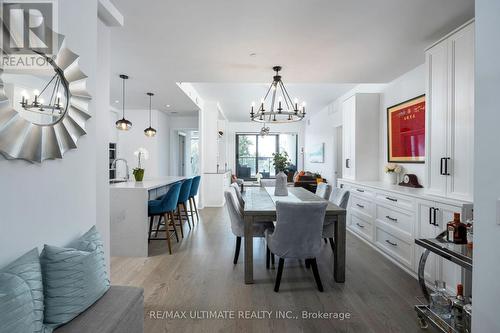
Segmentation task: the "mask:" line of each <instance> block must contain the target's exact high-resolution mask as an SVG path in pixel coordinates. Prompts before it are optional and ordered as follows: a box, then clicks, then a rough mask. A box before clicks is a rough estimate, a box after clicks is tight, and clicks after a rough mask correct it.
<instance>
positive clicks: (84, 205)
mask: <svg viewBox="0 0 500 333" xmlns="http://www.w3.org/2000/svg"><path fill="white" fill-rule="evenodd" d="M58 3H59V32H60V33H62V34H64V35H66V37H67V43H68V47H69V48H70V49H71V50H73V51H74V52H75V53H77V54H79V55H80V65H81V67H82V70H83V72H85V73H86V74H87V75H88V77H89V79H88V89H89V91H90V93H91V95H92V96H94V99H93V100H92V102H91V103H90V113H91V114H92V116H93V117H92V118H90V119H89V121H88V122H87V130H88V134H87V135H85V136H83V137H82V138H80V140H79V141H78V148H77V149H76V150H71V151H69V152H67V153H66V155H65V156H64V158H63V159H61V160H55V161H45V162H43V163H42V164H30V163H27V162H24V161H6V160H3V159H2V160H0V184H1V187H0V212H1V219H0V266H2V265H4V264H6V263H7V262H9V261H11V260H13V259H14V258H16V257H17V256H19V255H21V254H23V253H24V252H26V251H28V250H30V249H32V248H33V247H36V246H38V247H39V248H40V249H41V247H42V246H43V244H44V243H47V244H53V245H58V246H66V245H67V244H68V243H69V242H70V241H72V240H73V239H75V238H76V237H78V236H80V235H81V234H82V233H83V232H85V231H87V230H88V229H89V228H90V227H91V226H92V225H94V224H95V223H96V218H97V216H96V215H97V213H96V211H97V210H96V200H97V197H96V191H97V190H100V187H101V186H99V189H98V188H97V178H96V164H97V156H96V148H95V147H96V144H97V143H98V141H97V139H96V138H97V137H98V136H99V135H106V134H105V133H100V132H97V130H100V128H98V127H96V122H97V119H98V118H99V117H98V116H96V112H97V109H96V105H99V104H100V103H99V98H101V97H99V96H100V95H96V79H97V77H98V76H97V69H96V63H97V40H98V37H97V26H98V25H97V21H98V19H97V1H96V0H72V1H59V2H58ZM82 27H85V29H82ZM100 70H103V69H100ZM100 185H102V184H100ZM106 186H107V184H106ZM27 208H29V209H27ZM99 216H101V215H99ZM108 245H109V244H106V246H108Z"/></svg>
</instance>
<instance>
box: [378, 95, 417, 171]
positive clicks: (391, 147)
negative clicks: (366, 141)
mask: <svg viewBox="0 0 500 333" xmlns="http://www.w3.org/2000/svg"><path fill="white" fill-rule="evenodd" d="M387 160H388V162H400V163H424V161H425V95H421V96H418V97H415V98H412V99H410V100H407V101H404V102H402V103H399V104H396V105H393V106H391V107H388V108H387Z"/></svg>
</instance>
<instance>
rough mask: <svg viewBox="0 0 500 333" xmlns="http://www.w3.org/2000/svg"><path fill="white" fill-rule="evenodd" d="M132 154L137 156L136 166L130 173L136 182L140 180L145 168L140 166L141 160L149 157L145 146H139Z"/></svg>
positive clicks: (142, 177)
mask: <svg viewBox="0 0 500 333" xmlns="http://www.w3.org/2000/svg"><path fill="white" fill-rule="evenodd" d="M134 155H135V156H137V168H134V169H133V170H132V174H133V175H134V178H135V181H136V182H142V180H143V179H144V171H145V170H144V168H142V166H141V160H147V159H148V158H149V152H148V151H147V150H146V148H142V147H141V148H139V149H138V150H136V151H135V152H134Z"/></svg>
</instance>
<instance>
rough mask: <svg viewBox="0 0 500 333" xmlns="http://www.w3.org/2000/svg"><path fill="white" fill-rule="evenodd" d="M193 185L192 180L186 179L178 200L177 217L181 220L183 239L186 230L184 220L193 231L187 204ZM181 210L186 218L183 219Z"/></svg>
mask: <svg viewBox="0 0 500 333" xmlns="http://www.w3.org/2000/svg"><path fill="white" fill-rule="evenodd" d="M192 183H193V179H192V178H188V179H184V181H183V182H182V185H181V190H180V192H179V200H177V217H178V218H179V226H180V227H181V236H182V238H184V230H183V224H184V222H183V221H184V219H186V220H187V223H188V226H189V229H191V223H190V222H189V215H188V211H187V206H186V202H187V201H188V200H189V193H190V191H191V185H192ZM181 210H184V217H181ZM193 223H194V222H193Z"/></svg>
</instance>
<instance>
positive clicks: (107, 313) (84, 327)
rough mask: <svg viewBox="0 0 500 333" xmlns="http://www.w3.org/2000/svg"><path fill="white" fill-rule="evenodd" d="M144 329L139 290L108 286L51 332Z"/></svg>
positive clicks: (119, 332)
mask: <svg viewBox="0 0 500 333" xmlns="http://www.w3.org/2000/svg"><path fill="white" fill-rule="evenodd" d="M143 331H144V296H143V289H142V288H137V287H126V286H111V287H110V288H109V290H108V291H107V292H106V293H105V294H104V296H103V297H101V298H100V299H99V300H98V301H97V302H95V303H94V304H93V305H92V306H91V307H90V308H88V309H87V310H85V311H84V312H83V313H81V314H80V315H78V316H77V317H76V318H74V319H73V320H72V321H70V322H69V323H67V324H66V325H63V326H61V327H59V328H57V329H56V330H54V332H55V333H95V332H99V333H142V332H143Z"/></svg>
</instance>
